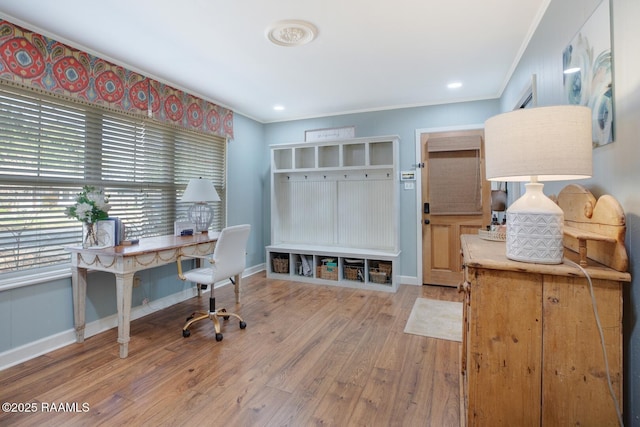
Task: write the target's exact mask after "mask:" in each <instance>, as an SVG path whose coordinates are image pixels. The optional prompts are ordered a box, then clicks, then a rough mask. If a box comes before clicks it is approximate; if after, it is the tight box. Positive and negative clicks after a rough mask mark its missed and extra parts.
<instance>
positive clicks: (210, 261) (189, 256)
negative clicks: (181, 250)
mask: <svg viewBox="0 0 640 427" xmlns="http://www.w3.org/2000/svg"><path fill="white" fill-rule="evenodd" d="M183 258H188V259H193V258H198V259H203V260H206V261H209V263H211V264H215V260H214V259H213V258H212V257H211V255H182V254H180V255H178V258H177V259H176V264H177V265H178V278H179V279H180V280H183V281H184V280H187V278H186V277H184V274H183V273H182V259H183Z"/></svg>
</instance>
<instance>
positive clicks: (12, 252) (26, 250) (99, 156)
mask: <svg viewBox="0 0 640 427" xmlns="http://www.w3.org/2000/svg"><path fill="white" fill-rule="evenodd" d="M225 149H226V141H225V140H224V138H221V137H217V136H212V135H203V134H200V133H196V132H191V131H187V130H184V129H179V128H176V127H173V126H169V125H164V124H160V123H157V122H154V121H151V120H143V119H141V118H138V117H132V116H127V115H124V114H118V113H114V112H112V111H109V110H106V109H101V108H99V107H95V106H89V105H85V104H81V103H74V102H71V101H67V100H66V99H61V98H57V97H53V96H49V95H44V94H41V93H39V92H34V91H28V90H25V89H22V88H15V87H12V86H6V85H3V84H0V273H5V272H12V271H21V270H25V269H32V268H37V267H47V266H53V265H56V264H61V263H67V262H69V253H68V252H66V251H65V250H64V247H65V246H69V245H79V244H80V241H81V237H82V236H81V235H82V227H81V224H80V222H78V221H77V220H74V219H69V218H67V217H66V216H65V213H64V211H65V208H66V207H67V206H69V205H70V204H71V203H72V202H73V199H74V197H75V195H76V193H78V192H80V191H81V189H82V186H83V185H94V186H97V187H100V188H103V189H104V192H105V194H106V195H108V196H109V197H110V199H109V202H110V204H111V205H112V208H111V210H110V211H109V215H110V216H113V217H118V218H120V219H121V220H122V221H123V222H124V223H125V225H126V232H127V237H133V238H136V237H144V236H157V235H163V234H172V233H173V222H174V221H175V220H176V219H178V218H184V217H186V212H187V209H188V205H187V204H184V203H180V202H179V200H180V197H181V195H182V192H183V191H184V189H185V187H186V185H187V183H188V181H189V179H190V178H194V177H203V178H208V179H211V180H212V181H213V183H214V185H215V187H216V190H217V191H218V194H219V195H220V198H221V201H220V202H216V203H213V204H212V206H213V208H214V211H215V217H214V223H213V225H212V228H213V229H215V230H220V229H222V228H223V226H224V224H225V217H224V213H225V209H224V206H225V200H226V197H225V186H226V183H225V177H226V171H225V168H226V164H225V158H226V153H225Z"/></svg>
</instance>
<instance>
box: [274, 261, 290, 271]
mask: <svg viewBox="0 0 640 427" xmlns="http://www.w3.org/2000/svg"><path fill="white" fill-rule="evenodd" d="M273 272H274V273H284V274H288V273H289V258H273Z"/></svg>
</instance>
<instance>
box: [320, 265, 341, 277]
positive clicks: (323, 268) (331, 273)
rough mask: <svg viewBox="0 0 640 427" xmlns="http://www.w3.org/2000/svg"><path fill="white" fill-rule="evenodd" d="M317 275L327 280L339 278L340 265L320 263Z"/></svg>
mask: <svg viewBox="0 0 640 427" xmlns="http://www.w3.org/2000/svg"><path fill="white" fill-rule="evenodd" d="M316 277H317V278H318V279H325V280H338V267H336V266H328V265H319V266H318V267H316Z"/></svg>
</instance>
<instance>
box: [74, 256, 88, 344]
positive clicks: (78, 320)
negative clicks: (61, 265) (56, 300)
mask: <svg viewBox="0 0 640 427" xmlns="http://www.w3.org/2000/svg"><path fill="white" fill-rule="evenodd" d="M71 292H72V294H73V324H74V326H75V329H76V342H84V326H85V323H86V322H85V306H86V303H87V269H86V268H80V267H72V268H71Z"/></svg>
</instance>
